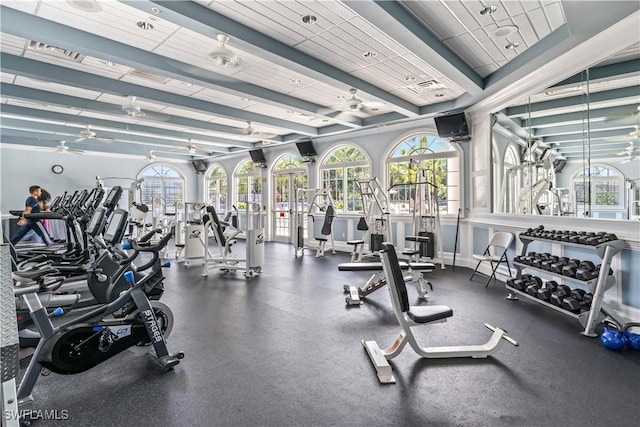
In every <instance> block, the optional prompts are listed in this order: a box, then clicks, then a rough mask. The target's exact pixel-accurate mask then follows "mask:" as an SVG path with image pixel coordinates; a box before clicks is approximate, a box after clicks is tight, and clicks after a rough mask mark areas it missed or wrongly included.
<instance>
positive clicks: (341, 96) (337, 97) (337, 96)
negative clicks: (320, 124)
mask: <svg viewBox="0 0 640 427" xmlns="http://www.w3.org/2000/svg"><path fill="white" fill-rule="evenodd" d="M336 99H347V95H336Z"/></svg>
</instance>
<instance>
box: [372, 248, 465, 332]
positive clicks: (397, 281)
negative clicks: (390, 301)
mask: <svg viewBox="0 0 640 427" xmlns="http://www.w3.org/2000/svg"><path fill="white" fill-rule="evenodd" d="M382 248H383V249H382V250H383V252H385V253H386V256H387V257H388V259H389V267H390V268H389V269H390V270H391V271H389V272H388V273H387V274H390V275H391V279H392V280H388V279H389V277H387V280H388V281H389V282H390V283H389V286H394V287H395V290H396V291H397V294H398V300H399V301H400V309H401V310H402V312H403V313H407V316H409V318H410V319H411V320H413V321H414V322H416V323H428V322H433V321H435V320H440V319H445V318H447V317H451V316H453V310H452V309H451V307H448V306H446V305H433V306H414V307H412V306H410V305H409V296H408V294H407V286H406V284H405V283H404V277H403V275H402V269H401V268H400V263H399V261H398V256H397V255H396V249H395V248H394V247H393V244H391V243H388V242H384V243H383V244H382Z"/></svg>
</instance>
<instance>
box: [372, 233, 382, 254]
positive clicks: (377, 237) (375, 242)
mask: <svg viewBox="0 0 640 427" xmlns="http://www.w3.org/2000/svg"><path fill="white" fill-rule="evenodd" d="M383 241H384V234H373V233H372V234H371V242H370V243H369V250H370V251H372V252H377V251H381V250H382V242H383Z"/></svg>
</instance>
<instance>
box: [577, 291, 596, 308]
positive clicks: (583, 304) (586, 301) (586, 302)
mask: <svg viewBox="0 0 640 427" xmlns="http://www.w3.org/2000/svg"><path fill="white" fill-rule="evenodd" d="M592 302H593V294H592V293H591V292H587V293H586V294H584V295H583V296H582V301H580V310H581V311H589V310H591V303H592Z"/></svg>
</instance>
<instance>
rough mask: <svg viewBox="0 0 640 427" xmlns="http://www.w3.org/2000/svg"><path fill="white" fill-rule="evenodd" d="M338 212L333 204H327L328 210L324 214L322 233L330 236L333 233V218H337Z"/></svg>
mask: <svg viewBox="0 0 640 427" xmlns="http://www.w3.org/2000/svg"><path fill="white" fill-rule="evenodd" d="M335 216H336V212H335V210H334V209H333V206H332V205H329V206H327V210H326V212H325V214H324V224H322V230H320V233H322V235H324V236H328V235H330V234H331V224H332V223H333V218H335Z"/></svg>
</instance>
